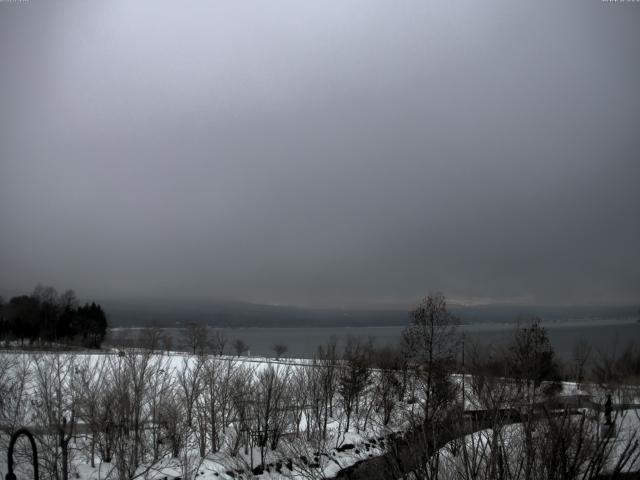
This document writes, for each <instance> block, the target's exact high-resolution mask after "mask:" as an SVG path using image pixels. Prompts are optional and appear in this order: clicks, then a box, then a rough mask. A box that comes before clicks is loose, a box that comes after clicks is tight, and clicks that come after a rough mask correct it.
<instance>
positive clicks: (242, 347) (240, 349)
mask: <svg viewBox="0 0 640 480" xmlns="http://www.w3.org/2000/svg"><path fill="white" fill-rule="evenodd" d="M233 350H234V351H235V352H236V355H237V356H240V355H242V354H244V353H247V352H248V351H249V345H247V344H246V343H245V341H244V340H241V339H240V338H238V339H237V340H236V341H234V342H233Z"/></svg>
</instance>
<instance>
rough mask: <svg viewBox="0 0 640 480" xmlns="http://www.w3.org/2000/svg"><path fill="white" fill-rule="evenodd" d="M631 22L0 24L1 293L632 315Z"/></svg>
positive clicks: (400, 14) (388, 13)
mask: <svg viewBox="0 0 640 480" xmlns="http://www.w3.org/2000/svg"><path fill="white" fill-rule="evenodd" d="M639 22H640V7H639V6H638V5H635V4H633V3H627V4H620V3H606V2H601V1H598V0H592V1H591V0H589V1H582V0H580V1H578V0H575V1H566V2H551V1H542V2H527V3H522V2H512V1H506V0H505V1H499V0H491V1H487V2H474V1H462V2H424V1H408V2H402V3H398V2H392V1H386V0H385V1H379V0H374V1H371V0H361V1H346V2H345V1H343V0H340V1H338V0H336V1H328V2H299V1H293V0H291V1H277V2H273V1H266V0H264V1H255V2H205V1H202V2H200V1H186V2H175V1H172V2H169V1H155V0H154V1H147V0H141V1H138V2H128V1H124V0H123V1H110V2H106V1H105V2H100V1H89V2H74V1H67V0H65V1H60V2H39V1H35V0H32V1H31V2H29V3H0V59H1V61H2V67H1V68H0V105H1V106H2V108H1V110H0V127H1V129H0V221H1V224H0V225H1V228H2V235H0V290H2V291H5V292H10V293H16V292H17V291H20V290H25V289H26V290H28V289H30V288H32V287H33V285H34V284H35V283H36V282H39V281H41V282H45V283H51V284H55V285H57V286H59V287H60V288H66V287H74V288H76V289H77V291H78V292H79V294H80V295H84V296H98V297H118V296H127V297H131V296H137V295H141V296H167V297H170V298H228V297H233V298H241V299H248V300H254V301H262V302H270V303H292V304H304V305H331V306H339V305H364V304H367V305H375V304H387V303H389V304H402V303H405V302H413V301H415V299H416V298H417V297H419V296H421V295H422V294H424V293H425V292H426V291H429V290H440V291H444V292H445V293H447V294H448V295H449V296H452V297H455V298H463V299H468V298H489V299H494V300H498V301H501V300H509V299H519V300H523V301H530V302H537V303H589V302H634V301H639V300H640V296H639V294H640V248H639V247H638V246H639V245H640V188H638V179H639V178H640V155H639V152H640V148H639V147H640V135H638V132H639V127H640V94H639V92H638V85H640V82H639V80H640V56H638V52H637V46H638V45H639V44H640V29H639V28H638V25H639Z"/></svg>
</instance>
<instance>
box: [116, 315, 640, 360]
mask: <svg viewBox="0 0 640 480" xmlns="http://www.w3.org/2000/svg"><path fill="white" fill-rule="evenodd" d="M542 325H543V326H544V327H545V328H546V329H547V331H548V335H549V339H550V341H551V344H552V345H553V348H554V349H555V351H556V353H557V354H558V355H559V356H560V357H563V358H565V359H570V358H571V356H572V352H573V348H574V346H575V344H576V343H577V342H579V341H581V340H584V341H586V342H587V343H588V344H589V345H590V346H591V347H592V349H593V352H594V353H595V352H597V351H603V352H612V351H614V349H615V350H619V349H622V348H624V347H625V346H626V345H628V344H629V343H632V342H633V343H637V342H638V341H640V323H638V322H637V320H635V319H624V320H618V319H616V320H588V321H586V320H585V321H566V322H553V323H543V324H542ZM458 328H459V331H460V332H461V333H464V335H465V342H467V344H470V343H472V342H477V343H480V344H484V345H490V344H493V345H499V344H504V343H506V342H508V341H509V340H510V339H511V338H512V337H513V332H514V330H515V328H516V324H513V323H511V324H491V323H480V324H473V325H461V326H459V327H458ZM135 330H136V329H129V328H123V329H114V330H113V331H112V332H111V334H110V337H111V339H112V342H113V343H114V344H117V339H119V338H132V337H133V336H135ZM219 330H221V331H223V332H224V334H225V336H226V338H227V350H229V351H231V345H232V344H233V342H234V341H235V340H236V339H241V340H243V341H244V342H245V343H246V344H247V345H248V346H249V349H250V353H251V355H256V356H271V355H273V346H274V345H275V344H282V345H286V346H287V348H288V351H287V353H286V356H288V357H298V358H305V357H311V356H313V354H314V352H315V351H316V349H317V347H318V345H322V344H326V343H327V342H329V341H330V340H331V338H332V337H336V338H337V339H338V342H339V344H340V345H344V344H345V342H346V340H347V339H348V338H349V337H357V338H360V339H362V340H365V341H366V340H368V339H371V340H372V342H373V343H374V344H375V345H378V346H382V345H393V344H396V343H397V342H398V340H399V339H400V335H401V334H402V330H403V327H398V326H394V327H343V328H335V327H331V328H320V327H309V328H260V327H250V328H222V329H219ZM163 331H164V332H169V333H170V335H171V336H172V337H173V338H174V346H175V347H179V346H180V344H181V343H182V342H181V339H182V334H181V329H178V328H169V329H163Z"/></svg>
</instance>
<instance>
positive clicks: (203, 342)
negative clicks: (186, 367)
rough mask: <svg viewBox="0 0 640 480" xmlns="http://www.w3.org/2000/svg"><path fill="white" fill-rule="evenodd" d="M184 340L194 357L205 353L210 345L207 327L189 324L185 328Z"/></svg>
mask: <svg viewBox="0 0 640 480" xmlns="http://www.w3.org/2000/svg"><path fill="white" fill-rule="evenodd" d="M183 334H184V340H185V342H186V344H187V347H188V349H189V352H191V353H192V354H193V355H195V354H197V353H204V352H205V351H206V349H207V347H208V345H209V331H208V329H207V327H206V325H201V324H198V323H195V322H189V323H187V324H186V326H185V328H184V332H183Z"/></svg>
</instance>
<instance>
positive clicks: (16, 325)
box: [0, 285, 107, 348]
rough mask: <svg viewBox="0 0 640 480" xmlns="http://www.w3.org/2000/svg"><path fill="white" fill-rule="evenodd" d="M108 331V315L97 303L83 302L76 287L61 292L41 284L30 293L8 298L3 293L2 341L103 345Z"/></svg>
mask: <svg viewBox="0 0 640 480" xmlns="http://www.w3.org/2000/svg"><path fill="white" fill-rule="evenodd" d="M106 333H107V316H106V314H105V312H104V310H103V309H102V307H101V306H100V305H99V304H97V303H95V302H91V303H85V304H84V305H81V304H80V303H79V302H78V300H77V299H76V295H75V293H74V291H73V290H67V291H65V292H63V293H61V294H59V293H58V292H57V290H56V289H55V288H53V287H50V286H42V285H38V286H37V287H36V288H35V289H34V290H33V292H32V293H31V294H30V295H18V296H15V297H12V298H11V299H10V300H9V301H8V302H6V303H5V302H4V300H3V299H2V298H1V297H0V341H5V342H13V341H18V342H20V345H21V346H24V344H25V341H26V342H28V343H29V345H34V344H48V345H51V344H65V345H78V346H83V347H86V348H100V345H101V344H102V341H103V340H104V337H105V335H106Z"/></svg>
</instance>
